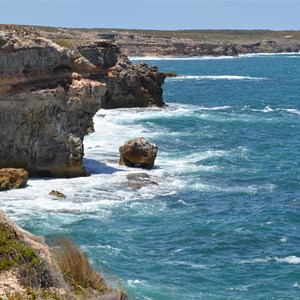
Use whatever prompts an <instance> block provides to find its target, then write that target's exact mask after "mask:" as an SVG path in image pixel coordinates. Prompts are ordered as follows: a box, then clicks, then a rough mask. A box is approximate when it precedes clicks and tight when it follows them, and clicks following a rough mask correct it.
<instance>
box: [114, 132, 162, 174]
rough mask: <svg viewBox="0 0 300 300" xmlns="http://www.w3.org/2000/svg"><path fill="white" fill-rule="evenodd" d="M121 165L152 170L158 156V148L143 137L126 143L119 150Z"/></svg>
mask: <svg viewBox="0 0 300 300" xmlns="http://www.w3.org/2000/svg"><path fill="white" fill-rule="evenodd" d="M119 152H120V161H119V164H120V165H126V166H127V167H141V168H146V169H151V168H152V167H153V165H154V161H155V158H156V155H157V146H156V145H154V144H151V143H149V142H148V141H147V140H145V139H144V138H143V137H139V138H134V139H132V140H129V141H126V142H125V143H124V144H123V145H121V146H120V148H119Z"/></svg>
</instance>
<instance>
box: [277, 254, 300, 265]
mask: <svg viewBox="0 0 300 300" xmlns="http://www.w3.org/2000/svg"><path fill="white" fill-rule="evenodd" d="M275 261H276V262H280V263H287V264H300V257H298V256H295V255H291V256H287V257H282V258H279V257H275Z"/></svg>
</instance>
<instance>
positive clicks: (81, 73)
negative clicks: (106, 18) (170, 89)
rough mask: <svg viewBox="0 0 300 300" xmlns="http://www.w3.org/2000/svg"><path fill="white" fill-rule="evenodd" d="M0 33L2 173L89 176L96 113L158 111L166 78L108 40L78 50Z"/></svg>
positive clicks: (20, 32)
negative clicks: (86, 143)
mask: <svg viewBox="0 0 300 300" xmlns="http://www.w3.org/2000/svg"><path fill="white" fill-rule="evenodd" d="M4 29H6V30H4V31H0V128H1V131H0V139H1V144H0V168H23V169H25V170H27V171H28V172H29V174H30V176H38V177H44V176H49V177H76V176H84V175H86V171H85V169H84V167H83V164H82V159H83V155H84V148H83V138H84V136H85V134H86V133H87V131H89V130H91V127H92V118H93V116H94V115H95V113H96V112H97V111H98V110H99V109H100V108H117V107H134V106H140V107H147V106H163V105H164V102H163V98H162V88H161V85H162V84H163V82H164V79H165V77H166V75H165V74H164V73H161V72H159V71H158V70H157V68H156V67H152V68H150V67H148V66H147V65H146V64H143V63H142V64H132V63H131V62H130V61H129V60H128V58H127V57H126V56H125V55H123V54H122V53H121V51H120V50H119V48H118V47H117V46H116V45H114V44H112V43H110V42H107V41H99V40H98V41H94V42H91V41H88V42H86V43H82V44H81V45H78V46H72V47H71V46H70V45H69V44H66V43H62V42H60V43H59V42H57V43H55V42H54V41H52V40H50V39H46V38H44V37H41V36H40V35H39V34H38V33H37V32H35V31H32V30H29V29H26V28H23V27H14V26H13V27H9V26H8V27H5V28H4Z"/></svg>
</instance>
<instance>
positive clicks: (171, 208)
mask: <svg viewBox="0 0 300 300" xmlns="http://www.w3.org/2000/svg"><path fill="white" fill-rule="evenodd" d="M136 60H138V59H136ZM148 63H149V64H155V65H158V66H159V68H160V70H162V71H167V72H168V71H175V72H177V73H178V75H179V76H178V77H177V78H168V79H167V80H166V82H165V84H164V98H165V101H166V102H167V103H168V106H167V107H166V108H163V109H156V108H150V109H118V110H111V111H105V110H101V111H99V113H98V114H97V115H96V117H95V124H96V132H95V133H94V134H92V135H90V136H88V137H87V138H86V140H85V153H86V161H85V164H86V166H87V168H88V170H89V171H90V172H91V173H92V176H91V177H88V178H77V179H69V180H66V179H57V180H32V181H30V182H29V186H28V187H27V188H26V189H24V190H18V191H9V192H5V193H3V194H1V200H0V201H1V205H2V209H3V210H5V211H6V212H7V213H8V214H9V215H10V216H11V217H12V218H14V219H15V220H17V221H18V223H19V224H20V225H22V226H24V227H25V228H26V229H28V230H30V231H31V232H33V233H35V234H40V235H45V236H46V238H48V239H50V240H51V239H52V238H53V237H54V236H56V235H59V234H63V235H67V236H71V237H72V238H73V239H74V240H75V241H76V242H77V243H78V244H79V245H81V246H82V247H83V249H84V250H85V251H86V253H87V254H88V256H89V257H90V259H91V261H92V262H93V264H94V266H95V267H96V268H97V269H98V270H100V271H105V272H106V273H110V272H112V273H114V274H116V276H117V277H119V278H120V280H121V282H122V284H123V286H124V287H125V289H126V290H127V292H128V293H129V296H130V299H155V300H163V299H300V238H299V232H300V218H299V217H300V140H299V133H300V55H299V54H286V55H254V56H244V57H239V58H222V57H221V58H218V59H207V58H202V59H185V60H184V59H183V60H180V59H165V60H161V59H158V60H149V61H148ZM136 136H144V137H146V138H147V139H149V140H150V141H151V142H154V143H156V144H157V145H158V148H159V153H158V158H157V161H156V167H155V168H154V169H153V170H151V171H145V172H147V173H148V175H149V176H151V178H152V180H154V181H156V182H157V183H158V184H157V185H152V186H151V185H150V186H146V187H144V188H142V189H140V190H133V189H132V188H130V186H128V181H127V178H126V176H127V175H128V174H129V173H135V172H141V171H140V170H136V169H133V170H132V169H130V170H129V169H127V168H125V167H120V166H118V147H119V145H120V144H121V143H122V142H123V141H124V140H126V139H128V138H132V137H136ZM143 172H144V171H143ZM52 189H58V190H59V191H61V192H64V193H65V194H66V195H67V198H66V199H60V200H58V199H57V200H55V199H53V198H51V197H50V196H48V192H49V191H50V190H52ZM2 195H4V196H2Z"/></svg>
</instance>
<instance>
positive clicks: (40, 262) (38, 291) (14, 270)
mask: <svg viewBox="0 0 300 300" xmlns="http://www.w3.org/2000/svg"><path fill="white" fill-rule="evenodd" d="M2 278H5V282H4V281H2ZM110 297H111V298H110ZM0 299H1V300H2V299H9V300H36V299H37V300H38V299H53V300H67V299H71V300H77V299H102V300H105V299H115V300H118V299H120V300H121V299H127V295H126V294H125V293H124V291H123V290H122V288H121V286H120V284H119V285H118V288H117V289H113V288H112V287H110V286H108V285H107V284H106V282H105V280H104V278H103V276H102V275H101V274H100V273H98V272H97V271H96V270H95V269H94V268H93V267H92V266H91V265H90V263H89V261H88V258H87V257H86V255H85V254H84V252H83V251H82V250H81V249H80V248H79V247H78V246H77V245H76V244H75V243H74V242H72V241H71V240H68V239H59V240H58V241H57V243H56V246H55V247H53V248H52V249H50V248H49V247H48V246H46V244H44V243H43V242H41V241H40V240H39V238H38V237H34V236H32V235H31V234H29V233H27V232H26V231H23V230H22V229H21V228H19V227H18V226H17V225H16V224H14V223H13V222H12V221H10V220H9V219H8V218H7V217H5V215H4V214H2V213H0Z"/></svg>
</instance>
